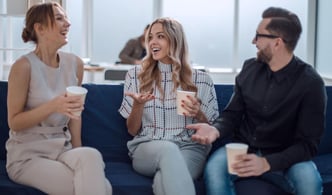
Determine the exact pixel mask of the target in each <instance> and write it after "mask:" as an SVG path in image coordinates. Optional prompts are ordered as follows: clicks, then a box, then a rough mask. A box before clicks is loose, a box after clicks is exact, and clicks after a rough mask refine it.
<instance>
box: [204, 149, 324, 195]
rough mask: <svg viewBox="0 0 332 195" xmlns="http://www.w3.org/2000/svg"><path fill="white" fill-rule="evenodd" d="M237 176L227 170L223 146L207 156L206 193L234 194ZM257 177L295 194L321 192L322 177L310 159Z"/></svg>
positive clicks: (316, 194)
mask: <svg viewBox="0 0 332 195" xmlns="http://www.w3.org/2000/svg"><path fill="white" fill-rule="evenodd" d="M237 178H238V177H237V176H236V175H230V174H229V173H228V170H227V159H226V149H225V147H222V148H219V149H218V150H217V151H215V152H214V153H213V154H212V155H211V157H210V158H209V160H208V162H207V165H206V168H205V173H204V180H205V185H206V190H207V194H208V195H220V194H222V195H235V186H234V181H235V180H236V179H237ZM259 178H261V179H263V180H266V181H268V182H270V183H273V184H275V185H277V186H279V187H280V188H282V189H283V190H284V191H286V192H288V193H292V194H297V195H320V194H322V191H323V190H322V179H321V177H320V174H319V172H318V171H317V168H316V166H315V164H314V163H313V162H312V161H306V162H300V163H296V164H294V165H293V166H291V167H290V168H289V169H287V170H286V171H284V172H282V171H276V172H267V173H264V174H263V175H261V176H259Z"/></svg>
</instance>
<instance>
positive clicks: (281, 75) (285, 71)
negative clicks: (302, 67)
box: [268, 56, 296, 82]
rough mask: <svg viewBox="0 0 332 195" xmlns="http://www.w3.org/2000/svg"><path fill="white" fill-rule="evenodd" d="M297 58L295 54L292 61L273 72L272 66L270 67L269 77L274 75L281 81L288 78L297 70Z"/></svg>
mask: <svg viewBox="0 0 332 195" xmlns="http://www.w3.org/2000/svg"><path fill="white" fill-rule="evenodd" d="M295 65H296V59H295V56H293V58H292V59H291V61H290V62H289V63H288V64H287V65H286V66H285V67H283V68H282V69H280V70H278V71H276V72H272V71H271V69H270V68H268V77H269V78H271V77H274V78H275V79H276V81H277V82H281V81H282V80H284V79H286V78H287V77H288V76H290V75H291V74H293V72H294V71H296V66H295Z"/></svg>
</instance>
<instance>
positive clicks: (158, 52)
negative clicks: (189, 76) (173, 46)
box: [148, 23, 171, 64]
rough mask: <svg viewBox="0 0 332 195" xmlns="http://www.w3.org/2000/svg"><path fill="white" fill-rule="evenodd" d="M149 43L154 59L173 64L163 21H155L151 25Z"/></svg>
mask: <svg viewBox="0 0 332 195" xmlns="http://www.w3.org/2000/svg"><path fill="white" fill-rule="evenodd" d="M148 45H149V48H148V49H149V51H150V53H151V55H152V58H153V59H154V60H156V61H160V62H162V63H164V64H171V59H170V58H169V57H168V54H169V47H170V46H169V40H168V37H167V36H166V33H165V31H164V28H163V25H162V24H161V23H155V24H153V26H152V27H151V31H150V34H149V40H148Z"/></svg>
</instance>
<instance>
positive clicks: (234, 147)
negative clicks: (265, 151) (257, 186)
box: [226, 143, 248, 175]
mask: <svg viewBox="0 0 332 195" xmlns="http://www.w3.org/2000/svg"><path fill="white" fill-rule="evenodd" d="M247 151H248V145H247V144H243V143H229V144H226V154H227V166H228V172H229V173H230V174H234V175H236V174H237V173H236V172H235V171H234V170H233V169H232V165H233V164H234V163H235V162H237V160H236V159H235V158H236V156H238V155H240V154H246V153H247Z"/></svg>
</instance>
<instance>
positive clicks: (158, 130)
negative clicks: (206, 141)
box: [119, 62, 219, 141]
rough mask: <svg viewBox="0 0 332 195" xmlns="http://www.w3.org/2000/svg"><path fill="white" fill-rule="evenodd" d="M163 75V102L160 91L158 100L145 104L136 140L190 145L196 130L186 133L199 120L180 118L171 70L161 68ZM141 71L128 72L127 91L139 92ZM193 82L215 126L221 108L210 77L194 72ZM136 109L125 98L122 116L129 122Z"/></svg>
mask: <svg viewBox="0 0 332 195" xmlns="http://www.w3.org/2000/svg"><path fill="white" fill-rule="evenodd" d="M158 67H159V70H160V71H161V75H162V80H161V86H162V88H163V90H164V94H165V96H164V99H162V98H161V94H160V92H159V90H156V87H154V88H155V90H154V92H153V93H154V95H155V97H156V98H155V99H154V100H151V101H148V102H146V103H145V106H144V110H143V117H142V129H141V130H140V132H139V133H138V135H137V136H136V137H142V136H148V137H149V138H150V139H158V140H173V141H190V140H191V135H192V134H193V133H194V131H193V130H189V129H186V128H185V126H186V125H188V124H192V123H196V122H197V121H196V119H194V118H192V117H185V116H181V115H178V114H177V109H176V92H173V86H174V83H173V81H172V66H171V65H167V64H162V63H160V62H159V64H158ZM140 71H141V67H140V66H139V65H138V66H135V67H134V68H132V69H131V70H129V71H128V74H127V76H126V80H125V85H124V91H125V92H126V91H128V92H135V93H138V92H139V80H138V74H139V72H140ZM192 78H193V82H194V84H195V85H196V86H197V88H198V92H197V97H198V98H199V99H201V101H202V103H201V110H202V111H203V113H205V115H206V117H207V119H208V120H209V122H213V121H214V120H215V119H216V118H217V117H218V116H219V111H218V104H217V97H216V92H215V89H214V85H213V81H212V79H211V77H210V76H209V75H208V74H207V73H205V72H201V71H198V70H193V77H192ZM132 106H133V99H132V98H131V97H129V96H124V98H123V101H122V104H121V107H120V109H119V112H120V114H121V115H122V116H123V117H124V118H128V116H129V114H130V112H131V110H132Z"/></svg>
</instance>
